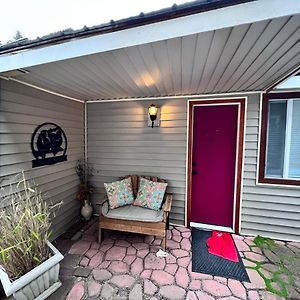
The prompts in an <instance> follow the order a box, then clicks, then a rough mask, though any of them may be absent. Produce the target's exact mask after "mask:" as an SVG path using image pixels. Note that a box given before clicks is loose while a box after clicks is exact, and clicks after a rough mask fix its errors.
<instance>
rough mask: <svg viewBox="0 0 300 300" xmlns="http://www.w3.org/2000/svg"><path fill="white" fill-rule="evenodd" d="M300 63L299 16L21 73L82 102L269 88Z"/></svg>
mask: <svg viewBox="0 0 300 300" xmlns="http://www.w3.org/2000/svg"><path fill="white" fill-rule="evenodd" d="M299 64H300V15H295V16H290V17H281V18H276V19H273V20H267V21H260V22H256V23H251V24H245V25H239V26H234V27H229V28H224V29H218V30H214V31H208V32H203V33H199V34H193V35H188V36H184V37H178V38H173V39H168V40H163V41H158V42H152V43H148V44H144V45H139V46H132V47H127V48H123V49H118V50H111V51H107V52H102V53H98V54H92V55H87V56H81V57H77V58H73V59H68V60H62V61H58V62H52V63H48V64H43V65H39V66H34V67H29V68H26V69H27V70H29V71H30V73H29V74H24V75H20V76H18V77H17V79H19V80H22V81H24V82H26V83H30V84H33V85H36V86H39V87H41V88H45V89H48V90H51V91H53V92H57V93H61V94H64V95H67V96H69V97H74V98H78V99H82V100H97V99H117V98H132V97H134V98H135V97H159V96H171V95H190V94H204V93H208V94H212V93H227V92H237V91H241V92H242V91H258V90H264V89H265V88H267V87H269V86H270V85H271V84H273V83H274V82H276V81H277V80H278V79H280V78H281V77H283V76H284V75H285V74H286V73H287V72H289V71H291V70H292V69H294V68H295V67H296V66H298V65H299ZM0 75H1V74H0Z"/></svg>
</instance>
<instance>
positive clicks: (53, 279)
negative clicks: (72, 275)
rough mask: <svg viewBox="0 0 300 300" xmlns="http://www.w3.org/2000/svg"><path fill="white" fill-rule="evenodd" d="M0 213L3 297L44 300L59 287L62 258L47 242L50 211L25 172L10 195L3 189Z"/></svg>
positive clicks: (0, 273)
mask: <svg viewBox="0 0 300 300" xmlns="http://www.w3.org/2000/svg"><path fill="white" fill-rule="evenodd" d="M2 191H3V195H1V199H2V201H5V202H4V203H8V206H6V207H4V208H1V209H0V237H1V238H0V280H1V283H2V286H3V289H4V292H5V294H6V296H10V295H13V296H14V297H15V299H20V300H21V299H22V300H26V299H28V300H29V299H36V298H38V299H46V298H47V297H48V296H49V295H51V294H52V293H53V292H54V291H56V290H57V289H58V288H59V287H60V286H61V282H60V281H59V277H58V275H59V262H60V261H61V260H62V259H63V255H62V254H61V253H60V252H59V251H58V250H57V249H56V248H55V247H54V246H53V245H52V244H51V243H50V242H49V237H50V235H51V232H50V226H51V221H50V219H51V217H52V212H51V211H52V209H53V208H54V207H55V206H57V205H59V204H60V203H59V204H56V205H52V206H50V205H48V204H47V202H46V201H44V200H43V196H42V194H41V193H40V192H39V191H38V190H37V187H36V185H35V184H33V183H30V182H29V181H28V180H26V178H25V175H24V172H22V174H21V180H20V181H19V182H18V183H17V184H16V185H14V186H13V185H10V187H9V191H8V192H6V191H4V190H3V189H2Z"/></svg>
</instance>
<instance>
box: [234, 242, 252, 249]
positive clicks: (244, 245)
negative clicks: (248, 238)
mask: <svg viewBox="0 0 300 300" xmlns="http://www.w3.org/2000/svg"><path fill="white" fill-rule="evenodd" d="M235 245H236V247H237V248H238V250H239V251H250V248H249V246H248V245H247V244H246V243H245V242H244V241H242V240H235Z"/></svg>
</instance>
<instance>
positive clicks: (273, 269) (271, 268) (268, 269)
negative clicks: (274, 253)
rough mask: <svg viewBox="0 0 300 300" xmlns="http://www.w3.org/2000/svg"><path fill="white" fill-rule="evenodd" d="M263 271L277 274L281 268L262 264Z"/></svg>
mask: <svg viewBox="0 0 300 300" xmlns="http://www.w3.org/2000/svg"><path fill="white" fill-rule="evenodd" d="M261 267H262V268H263V269H265V270H267V271H270V272H272V273H273V272H277V271H279V269H280V267H279V266H277V265H274V264H262V266H261Z"/></svg>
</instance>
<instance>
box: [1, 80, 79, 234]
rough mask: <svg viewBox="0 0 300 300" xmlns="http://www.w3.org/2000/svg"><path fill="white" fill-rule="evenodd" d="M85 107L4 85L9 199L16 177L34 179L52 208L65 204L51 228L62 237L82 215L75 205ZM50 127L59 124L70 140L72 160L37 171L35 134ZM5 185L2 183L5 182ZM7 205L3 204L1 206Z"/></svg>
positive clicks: (5, 171)
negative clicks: (33, 145) (33, 148)
mask: <svg viewBox="0 0 300 300" xmlns="http://www.w3.org/2000/svg"><path fill="white" fill-rule="evenodd" d="M83 109H84V106H83V104H82V103H78V102H74V101H70V100H66V99H64V98H61V97H57V96H54V95H50V94H47V93H44V92H41V91H38V90H35V89H32V88H29V87H26V86H23V85H20V84H16V83H12V82H6V81H1V80H0V111H1V114H0V164H1V170H0V171H1V172H0V175H1V178H0V179H1V184H2V187H3V188H4V192H3V194H2V195H5V193H6V191H7V189H8V188H9V184H10V183H11V184H16V181H17V178H16V176H15V175H16V173H19V172H21V171H22V170H24V171H25V174H26V177H27V179H34V181H35V182H36V184H37V185H38V188H39V190H40V191H42V193H43V194H44V200H45V201H46V202H48V203H49V204H51V203H52V204H54V203H59V202H62V204H61V206H60V207H59V208H56V209H55V215H56V216H55V217H54V219H53V223H52V231H53V233H54V234H53V236H52V239H53V238H55V237H57V236H58V235H59V234H61V233H62V232H64V231H66V230H67V228H68V227H69V226H70V225H72V222H74V221H75V220H76V219H77V218H78V215H79V206H80V204H79V203H78V201H77V200H76V193H77V190H78V185H79V179H78V176H77V174H76V171H75V165H76V162H77V160H78V159H80V158H82V157H83V154H84V110H83ZM45 122H51V123H56V124H58V125H59V126H61V127H62V129H63V130H64V131H65V133H66V135H67V140H68V149H67V153H66V154H67V155H68V160H67V161H66V162H63V163H58V164H55V165H49V166H43V167H39V168H32V160H33V155H32V153H31V147H30V142H31V135H32V133H33V131H34V130H35V128H36V127H37V126H38V125H40V124H42V123H45ZM4 178H5V179H6V180H3V179H4ZM7 205H8V203H5V202H4V201H1V202H0V207H5V206H7Z"/></svg>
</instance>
